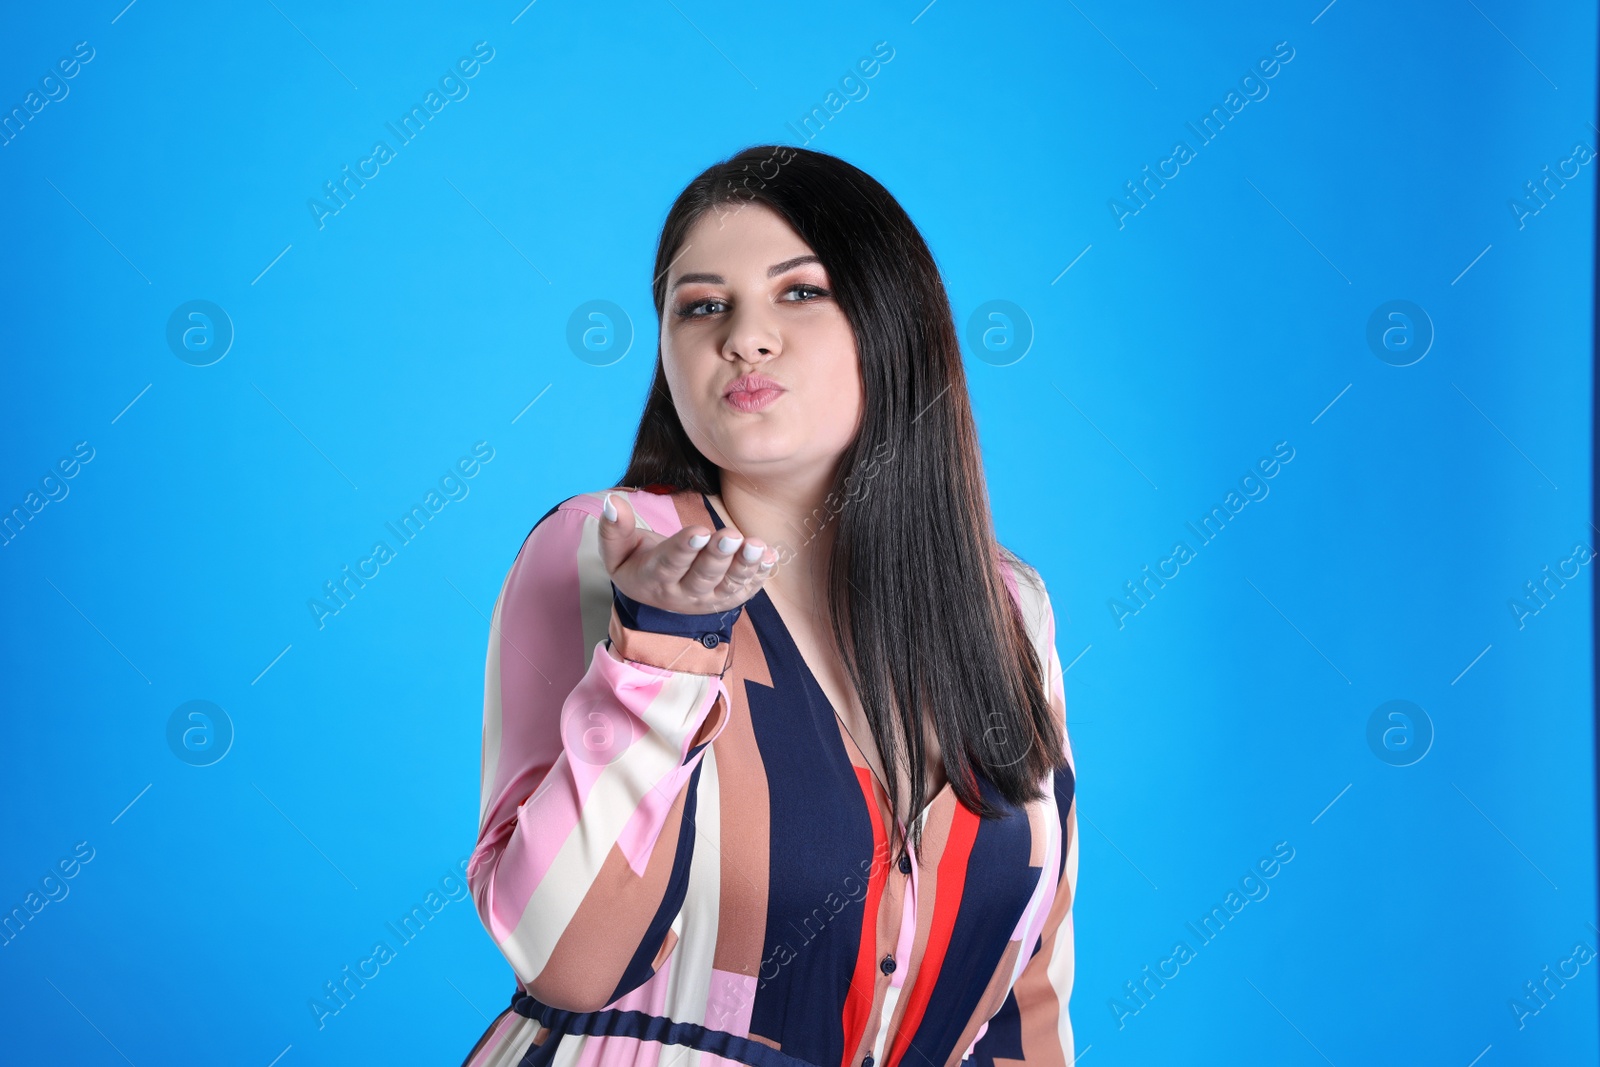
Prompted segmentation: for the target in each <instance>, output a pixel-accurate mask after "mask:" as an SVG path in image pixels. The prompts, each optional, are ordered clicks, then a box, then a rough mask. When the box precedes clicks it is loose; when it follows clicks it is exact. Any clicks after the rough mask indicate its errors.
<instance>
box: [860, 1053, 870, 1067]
mask: <svg viewBox="0 0 1600 1067" xmlns="http://www.w3.org/2000/svg"><path fill="white" fill-rule="evenodd" d="M861 1067H872V1053H870V1052H869V1053H867V1054H866V1055H865V1056H863V1057H862V1059H861Z"/></svg>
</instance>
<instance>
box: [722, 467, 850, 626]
mask: <svg viewBox="0 0 1600 1067" xmlns="http://www.w3.org/2000/svg"><path fill="white" fill-rule="evenodd" d="M831 484H832V480H831V479H824V478H822V477H820V476H818V477H813V478H810V479H787V480H783V481H777V480H768V481H765V482H762V483H760V484H756V483H754V482H752V481H750V480H749V479H747V478H744V477H743V476H740V475H738V474H737V473H735V472H731V471H726V470H725V471H724V472H723V475H722V491H721V492H720V493H718V494H714V495H713V500H715V501H716V502H717V503H718V505H719V506H720V508H721V511H722V515H723V517H724V518H725V519H726V520H727V521H728V522H730V523H731V524H732V525H733V526H734V527H735V528H736V529H737V530H738V531H739V532H740V533H741V534H743V535H744V536H745V537H754V538H758V539H760V540H761V541H764V542H765V543H766V544H768V545H771V546H772V547H773V548H775V549H777V550H778V552H779V559H780V563H779V565H778V571H777V572H776V573H775V574H773V576H772V577H771V578H770V579H769V580H768V582H767V588H768V589H772V588H774V587H776V588H778V589H779V590H780V593H781V595H783V596H784V597H786V598H787V599H788V600H790V601H791V602H795V603H797V604H798V605H799V606H801V607H803V608H807V609H810V608H812V607H814V604H815V602H816V601H817V600H818V599H819V597H820V596H821V595H822V594H823V592H824V591H823V589H822V585H823V580H824V578H825V577H826V574H827V554H828V551H829V549H830V548H831V547H832V544H833V534H834V531H835V529H836V528H837V519H838V516H837V508H836V507H832V506H830V502H829V501H828V499H827V497H828V491H829V488H830V486H831Z"/></svg>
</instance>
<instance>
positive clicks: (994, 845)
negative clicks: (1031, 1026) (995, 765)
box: [904, 774, 1044, 1064]
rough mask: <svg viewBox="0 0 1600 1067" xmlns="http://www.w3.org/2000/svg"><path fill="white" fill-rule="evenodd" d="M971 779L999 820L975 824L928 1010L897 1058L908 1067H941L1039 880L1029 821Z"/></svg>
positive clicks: (990, 789) (986, 782)
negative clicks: (934, 1066) (936, 1066)
mask: <svg viewBox="0 0 1600 1067" xmlns="http://www.w3.org/2000/svg"><path fill="white" fill-rule="evenodd" d="M977 778H978V788H979V790H981V791H982V793H983V795H984V796H985V797H986V798H988V800H989V801H990V802H991V803H993V804H994V805H995V806H996V807H998V808H1000V809H1001V810H1003V811H1005V812H1006V814H1005V815H1004V816H1002V817H1000V818H998V819H981V820H979V822H978V836H977V837H976V839H974V841H973V842H972V851H971V852H970V853H969V854H968V856H967V871H966V882H965V884H964V885H963V887H962V890H961V907H960V909H959V910H958V911H957V912H956V922H955V928H954V930H953V931H952V932H951V935H950V945H949V947H948V948H947V949H946V950H945V954H944V963H943V964H942V965H941V966H940V968H939V978H938V981H937V982H935V983H934V986H933V993H932V995H930V996H929V997H928V1007H927V1010H926V1011H924V1012H923V1015H922V1022H921V1024H920V1025H919V1026H918V1027H917V1032H916V1034H915V1035H913V1036H912V1038H911V1045H910V1048H909V1049H908V1050H907V1052H906V1055H905V1057H904V1061H905V1062H906V1063H908V1064H912V1063H924V1062H926V1063H943V1062H944V1060H945V1057H946V1056H948V1055H949V1053H950V1051H951V1049H952V1048H954V1046H955V1044H956V1042H957V1041H959V1040H960V1039H961V1031H962V1030H963V1029H965V1027H966V1025H967V1023H968V1022H969V1021H971V1019H972V1015H973V1013H974V1012H975V1011H977V1010H978V1002H979V1001H980V1000H981V999H982V997H983V994H984V991H985V989H986V988H987V987H988V984H989V980H990V978H992V977H993V976H994V973H995V971H996V970H998V969H999V967H1000V957H1001V956H1002V955H1004V953H1005V950H1006V947H1007V946H1008V944H1009V943H1010V940H1011V932H1012V931H1013V930H1015V929H1016V927H1017V920H1019V919H1021V918H1022V913H1023V912H1024V911H1026V910H1027V907H1028V901H1029V900H1031V899H1032V897H1033V891H1034V889H1035V888H1037V886H1038V884H1039V879H1040V878H1041V877H1042V876H1043V874H1044V868H1043V867H1030V866H1028V857H1029V855H1030V853H1031V852H1032V851H1033V828H1032V826H1031V825H1030V824H1029V822H1028V813H1027V812H1026V811H1025V810H1023V809H1022V808H1017V807H1012V806H1010V805H1009V804H1007V803H1006V800H1005V798H1004V797H1002V796H1001V795H1000V793H999V791H998V790H997V789H995V787H994V785H993V784H992V783H991V782H989V780H988V779H986V778H984V776H983V775H982V774H979V775H978V776H977ZM1023 872H1026V873H1023Z"/></svg>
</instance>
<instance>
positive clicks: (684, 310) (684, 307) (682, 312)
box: [675, 300, 722, 319]
mask: <svg viewBox="0 0 1600 1067" xmlns="http://www.w3.org/2000/svg"><path fill="white" fill-rule="evenodd" d="M721 303H722V301H720V300H696V301H695V302H694V303H692V304H680V305H679V306H678V307H677V308H676V309H675V310H676V312H677V315H678V317H679V318H683V319H703V318H705V315H701V314H696V310H697V309H699V308H703V307H705V306H706V305H708V304H721Z"/></svg>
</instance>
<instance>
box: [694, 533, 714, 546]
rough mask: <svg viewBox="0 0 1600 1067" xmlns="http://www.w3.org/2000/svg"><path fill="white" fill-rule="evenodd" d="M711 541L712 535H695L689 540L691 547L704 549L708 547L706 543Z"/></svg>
mask: <svg viewBox="0 0 1600 1067" xmlns="http://www.w3.org/2000/svg"><path fill="white" fill-rule="evenodd" d="M709 540H711V535H710V534H695V535H694V536H693V537H691V538H689V547H690V548H704V547H706V542H707V541H709Z"/></svg>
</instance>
